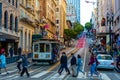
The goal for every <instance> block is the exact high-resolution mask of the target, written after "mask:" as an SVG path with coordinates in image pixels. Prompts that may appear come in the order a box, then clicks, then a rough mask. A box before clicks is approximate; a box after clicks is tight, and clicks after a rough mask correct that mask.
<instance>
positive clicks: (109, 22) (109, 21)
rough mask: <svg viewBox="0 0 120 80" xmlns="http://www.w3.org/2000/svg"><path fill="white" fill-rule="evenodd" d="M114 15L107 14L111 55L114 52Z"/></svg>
mask: <svg viewBox="0 0 120 80" xmlns="http://www.w3.org/2000/svg"><path fill="white" fill-rule="evenodd" d="M113 16H114V15H113V13H111V14H109V13H107V26H109V35H110V36H109V45H110V53H111V50H112V39H111V37H112V36H111V35H112V33H111V32H112V30H111V26H113Z"/></svg>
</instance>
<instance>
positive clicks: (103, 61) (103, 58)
mask: <svg viewBox="0 0 120 80" xmlns="http://www.w3.org/2000/svg"><path fill="white" fill-rule="evenodd" d="M97 60H98V66H97V68H103V69H114V67H115V66H114V59H113V58H112V56H111V55H109V54H98V55H97Z"/></svg>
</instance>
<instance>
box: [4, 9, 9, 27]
mask: <svg viewBox="0 0 120 80" xmlns="http://www.w3.org/2000/svg"><path fill="white" fill-rule="evenodd" d="M4 28H8V12H7V11H5V13H4Z"/></svg>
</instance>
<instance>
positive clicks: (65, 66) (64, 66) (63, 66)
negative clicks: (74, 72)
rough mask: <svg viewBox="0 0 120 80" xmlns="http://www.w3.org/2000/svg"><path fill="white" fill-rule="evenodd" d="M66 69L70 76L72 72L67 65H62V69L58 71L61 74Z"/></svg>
mask: <svg viewBox="0 0 120 80" xmlns="http://www.w3.org/2000/svg"><path fill="white" fill-rule="evenodd" d="M64 68H65V71H66V72H68V74H70V71H69V69H68V67H67V65H66V64H61V66H60V68H59V70H58V73H60V74H61V73H62V71H63V69H64Z"/></svg>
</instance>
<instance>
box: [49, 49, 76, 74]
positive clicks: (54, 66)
mask: <svg viewBox="0 0 120 80" xmlns="http://www.w3.org/2000/svg"><path fill="white" fill-rule="evenodd" d="M77 51H78V49H74V50H73V51H71V52H70V53H75V52H77ZM70 53H68V55H67V57H68V58H69V57H70V56H71V54H70ZM59 64H60V61H59V62H57V63H56V64H54V65H53V66H52V67H50V68H49V69H48V70H47V71H48V72H50V71H52V70H53V69H55V68H56V67H57V66H58V65H59Z"/></svg>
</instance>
